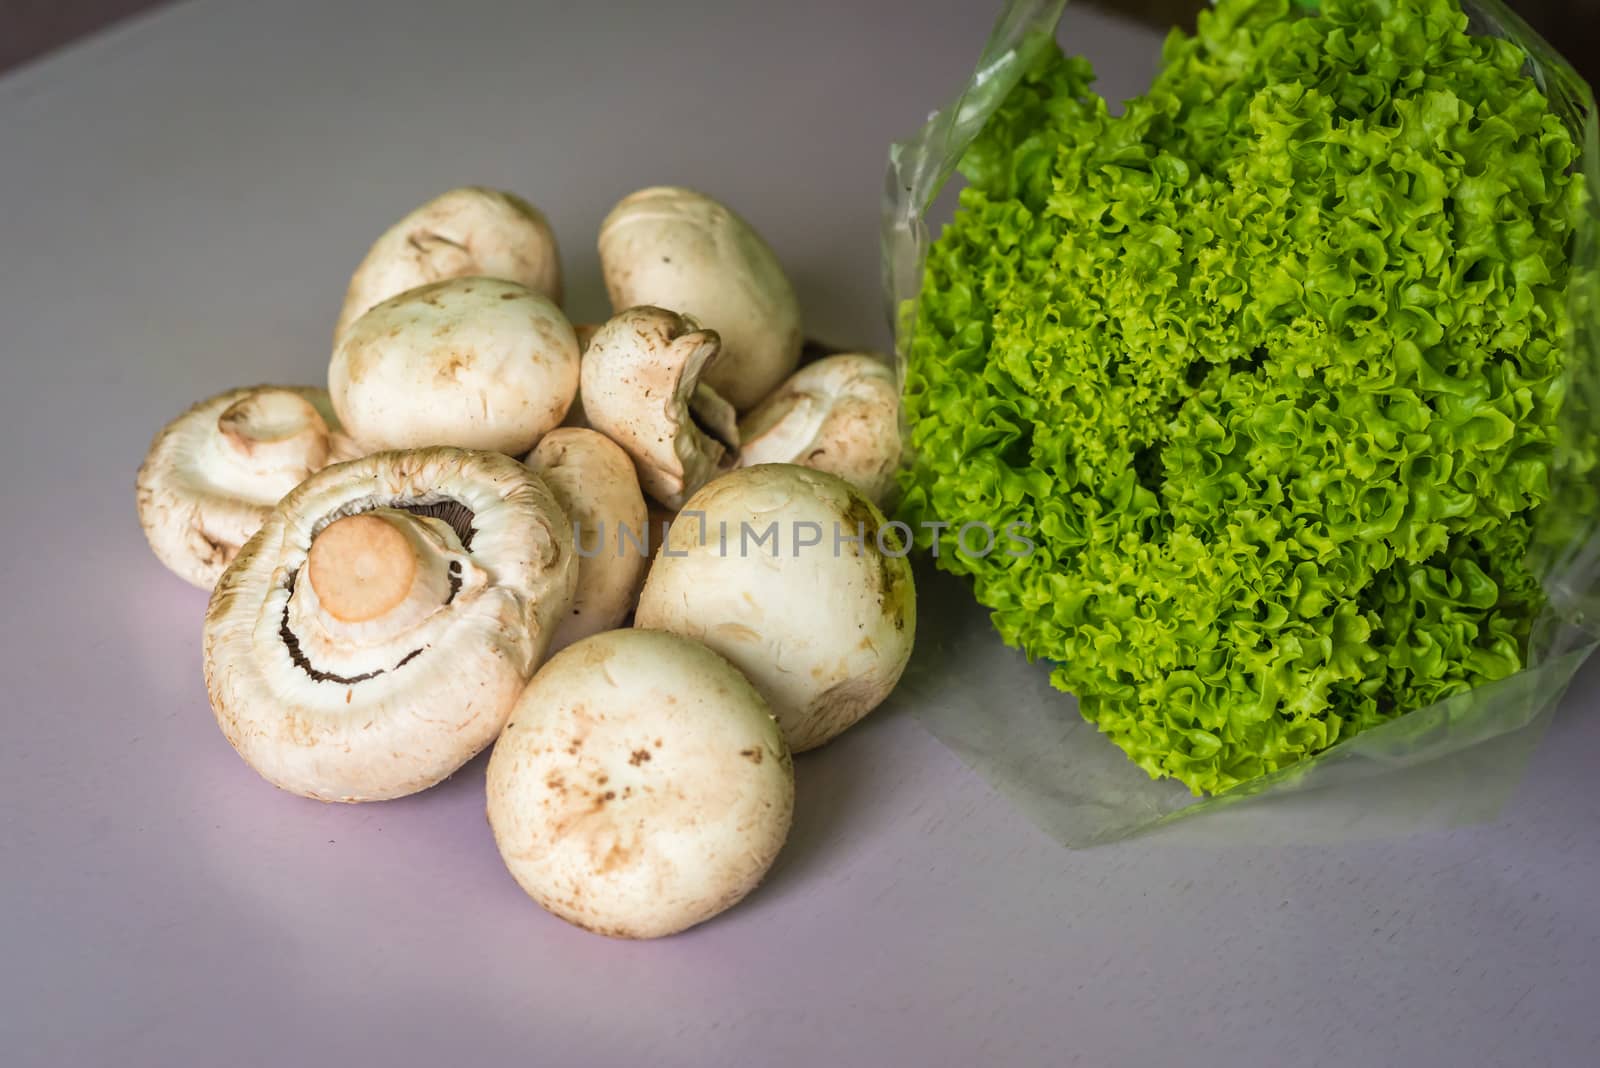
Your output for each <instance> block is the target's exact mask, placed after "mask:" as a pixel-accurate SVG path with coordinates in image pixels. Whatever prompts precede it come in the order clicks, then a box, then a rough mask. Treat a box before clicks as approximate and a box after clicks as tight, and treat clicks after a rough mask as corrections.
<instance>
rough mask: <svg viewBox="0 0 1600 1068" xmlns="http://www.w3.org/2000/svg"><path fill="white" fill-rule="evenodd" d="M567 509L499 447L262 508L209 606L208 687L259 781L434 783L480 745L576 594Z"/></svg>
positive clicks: (417, 786)
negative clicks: (262, 516) (259, 521)
mask: <svg viewBox="0 0 1600 1068" xmlns="http://www.w3.org/2000/svg"><path fill="white" fill-rule="evenodd" d="M576 565H577V558H576V555H575V554H574V552H573V546H572V534H571V531H570V529H569V528H568V526H567V522H566V517H565V516H564V515H563V514H562V513H561V508H560V506H559V505H558V504H557V503H556V500H555V497H554V496H553V495H552V494H551V493H550V491H549V490H548V489H547V488H546V487H545V485H544V483H542V482H541V481H540V480H539V479H538V477H537V476H535V475H534V474H533V472H531V471H529V470H528V469H527V468H526V467H524V466H523V465H522V464H520V463H518V462H517V461H516V460H514V459H512V458H511V457H509V456H503V455H500V454H497V453H489V452H469V451H465V450H461V449H451V448H432V449H420V450H416V451H410V452H380V453H375V454H373V455H371V456H367V457H363V458H362V459H360V460H353V461H351V462H349V463H344V464H338V465H335V466H333V467H328V468H325V469H324V470H322V471H320V472H318V473H317V474H315V475H313V476H312V477H310V478H308V479H307V480H306V481H305V482H303V483H301V484H300V486H299V487H297V488H296V489H295V490H294V491H293V492H291V493H290V494H289V495H288V496H286V497H285V498H284V499H283V501H282V502H280V503H279V504H278V506H277V507H276V508H274V509H273V511H272V513H271V515H269V516H268V518H267V520H266V522H265V523H264V524H263V525H262V527H261V530H260V531H259V532H258V533H257V534H256V536H255V537H253V538H251V539H250V541H249V542H248V543H247V544H246V545H245V546H244V548H243V549H241V550H240V551H239V555H238V557H237V558H236V559H235V560H234V562H233V563H232V565H230V566H229V568H228V570H227V571H226V572H224V573H223V576H222V579H221V581H220V582H218V583H217V588H216V589H215V590H214V591H213V592H212V595H211V603H210V605H209V606H208V607H207V609H206V621H205V631H204V658H205V677H206V688H207V690H208V692H209V694H210V697H211V707H212V709H213V711H214V712H215V713H216V718H217V723H218V725H219V726H221V728H222V732H223V734H224V735H226V736H227V739H228V741H229V742H230V743H232V745H233V747H234V748H235V749H236V750H238V751H239V755H240V756H242V757H243V758H244V759H245V761H246V762H247V763H248V764H249V765H250V766H251V767H253V768H255V770H256V771H257V772H259V773H260V774H261V775H262V776H263V777H264V778H266V779H267V780H268V781H270V782H272V783H274V784H276V785H277V786H279V787H281V788H283V789H285V790H288V791H291V792H293V793H296V794H301V795H303V796H306V797H312V798H317V799H320V800H324V801H373V800H382V799H385V798H392V797H400V796H403V795H405V794H410V793H414V792H416V791H418V790H423V789H426V788H427V787H429V786H432V785H434V784H435V783H437V782H439V781H440V780H442V779H444V778H445V777H446V776H448V775H449V774H451V773H452V772H453V771H455V770H456V769H457V768H459V767H460V766H461V765H462V764H464V763H466V762H467V761H468V760H469V759H471V758H472V756H473V755H474V754H476V753H477V752H479V751H480V750H482V749H483V748H484V747H485V746H486V745H488V744H489V743H490V742H491V741H493V740H494V737H495V735H496V734H497V733H499V731H500V728H501V726H502V725H503V724H504V723H505V720H506V715H507V714H508V713H509V712H510V710H511V706H512V704H513V703H514V702H515V701H516V699H517V695H518V694H519V693H521V692H522V688H523V686H524V685H525V684H526V683H527V680H528V678H529V677H530V676H531V675H532V674H533V671H534V669H535V668H536V667H537V666H538V665H539V662H540V660H541V659H542V658H543V656H544V652H545V649H546V648H547V646H548V645H549V643H550V637H551V635H552V634H553V633H554V631H555V628H556V625H557V624H558V623H559V622H560V620H561V618H562V616H564V615H565V614H566V612H567V611H568V609H569V608H570V607H571V604H572V597H573V593H574V590H575V588H576V586H577V578H578V570H577V566H576Z"/></svg>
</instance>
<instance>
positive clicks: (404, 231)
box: [334, 186, 561, 341]
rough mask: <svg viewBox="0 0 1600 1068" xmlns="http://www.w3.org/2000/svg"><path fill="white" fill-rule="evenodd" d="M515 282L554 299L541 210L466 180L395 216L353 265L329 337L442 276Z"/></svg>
mask: <svg viewBox="0 0 1600 1068" xmlns="http://www.w3.org/2000/svg"><path fill="white" fill-rule="evenodd" d="M471 276H481V277H487V278H503V279H505V280H506V281H509V282H518V283H520V284H522V285H524V286H527V287H528V288H529V289H531V290H533V291H534V292H536V293H542V294H543V295H544V296H546V297H549V298H550V300H552V301H553V302H555V303H556V304H560V303H561V256H560V253H559V251H558V250H557V248H556V238H555V234H554V233H552V232H551V230H550V224H549V223H548V222H547V221H546V220H545V217H544V216H543V215H542V214H541V213H540V212H539V209H537V208H535V207H534V206H533V205H532V204H529V203H528V202H527V201H526V200H523V199H522V198H521V197H519V196H517V195H515V194H513V193H503V192H501V191H499V190H497V189H484V188H481V187H477V186H466V187H464V188H461V189H452V190H450V191H449V192H448V193H445V194H443V195H441V196H438V197H435V198H434V199H432V200H430V201H428V202H427V203H426V204H424V205H422V206H421V207H420V208H417V209H416V210H415V211H413V212H411V214H409V215H407V216H406V217H405V218H403V219H401V220H400V221H399V222H397V223H395V224H394V225H393V226H391V227H390V228H389V229H388V230H386V231H384V233H383V236H382V237H380V238H378V240H377V241H375V242H374V243H373V245H372V248H371V249H369V250H368V251H367V255H366V258H365V259H363V260H362V261H361V265H360V266H359V267H357V268H356V272H355V274H354V275H353V276H352V277H351V279H350V287H349V290H348V291H347V292H346V294H345V298H344V306H343V307H342V308H341V309H340V310H339V322H338V325H337V326H336V327H335V329H334V340H335V341H337V340H338V338H339V337H340V336H342V335H343V334H344V332H345V330H346V329H347V328H348V327H349V326H350V324H351V323H353V322H355V321H356V320H357V319H359V318H361V316H362V315H365V314H366V312H367V311H368V309H370V308H372V307H374V306H375V305H378V304H381V303H383V302H384V301H386V300H388V299H389V298H390V297H394V296H399V295H400V294H401V293H404V292H405V291H406V290H408V289H415V288H416V287H417V286H423V285H428V284H429V283H430V282H442V281H444V280H446V279H448V278H467V277H471Z"/></svg>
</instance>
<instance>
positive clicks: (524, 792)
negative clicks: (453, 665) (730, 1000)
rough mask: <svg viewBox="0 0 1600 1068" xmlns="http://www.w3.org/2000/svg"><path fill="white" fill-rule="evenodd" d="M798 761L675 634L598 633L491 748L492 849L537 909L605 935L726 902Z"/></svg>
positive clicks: (647, 927) (739, 889) (691, 917)
mask: <svg viewBox="0 0 1600 1068" xmlns="http://www.w3.org/2000/svg"><path fill="white" fill-rule="evenodd" d="M793 810H794V770H793V766H792V764H791V763H790V760H789V751H788V749H787V748H786V747H785V746H784V743H783V736H782V734H781V733H780V732H779V730H778V727H777V724H775V723H774V722H773V720H772V716H771V715H770V714H769V713H768V710H767V706H766V703H765V702H764V701H762V699H761V696H760V695H759V694H758V693H756V691H755V689H754V688H753V687H751V685H750V683H749V682H748V681H746V680H745V678H744V677H743V676H742V675H740V674H739V672H738V671H736V670H735V669H734V668H733V667H732V666H731V665H730V664H729V663H728V662H727V661H726V660H724V659H722V658H721V657H719V656H717V655H716V654H715V653H713V652H711V651H710V650H709V649H707V648H705V647H704V646H703V645H699V644H697V643H695V642H691V641H687V640H685V639H683V638H679V637H675V636H674V635H671V634H662V633H654V632H649V631H640V630H621V631H610V632H609V633H606V634H599V635H596V636H594V637H592V638H587V639H585V640H583V641H581V642H579V643H577V644H576V645H573V646H571V647H569V648H568V649H566V650H565V651H563V652H561V653H559V654H557V655H556V656H555V657H553V658H552V659H551V660H550V662H549V663H548V664H546V665H545V666H544V667H543V668H542V669H541V670H540V671H539V673H538V674H537V675H535V676H534V679H533V681H532V682H531V683H530V684H529V685H528V688H527V690H526V691H525V692H524V693H523V695H522V697H521V699H520V700H519V701H518V702H517V705H516V708H515V710H514V711H513V712H512V714H511V718H510V721H509V722H508V723H507V724H506V729H505V732H504V733H503V734H501V736H500V740H499V741H498V742H496V743H495V747H494V753H493V755H492V756H491V757H490V758H489V773H488V815H489V825H490V827H491V828H492V829H493V831H494V838H495V843H496V845H498V846H499V848H500V856H501V858H502V859H503V860H504V861H505V863H506V867H507V868H508V869H510V871H511V874H512V876H513V877H514V878H515V879H516V880H517V882H518V883H519V884H520V885H521V886H522V888H523V890H525V891H526V892H527V893H528V895H529V896H530V897H532V898H533V899H534V900H535V901H536V902H538V903H539V905H541V906H542V907H543V908H545V909H547V910H549V911H550V912H552V913H554V914H555V915H556V916H559V917H560V918H561V919H563V920H566V921H567V922H568V923H571V924H575V925H577V926H579V927H582V928H585V929H586V930H590V931H594V932H596V933H599V934H603V935H609V936H611V937H614V938H657V937H661V936H663V935H670V934H675V933H677V932H678V931H682V930H684V929H686V928H689V927H692V926H694V925H695V924H697V923H701V922H704V921H705V920H708V919H710V918H711V917H713V916H715V915H717V914H718V913H720V912H722V911H724V910H725V909H728V908H730V907H732V906H733V905H734V904H735V903H737V902H738V901H739V900H740V899H742V898H743V897H744V896H745V895H746V894H748V893H749V892H750V891H751V890H753V889H754V888H755V886H756V884H757V883H759V882H760V881H761V878H762V876H763V875H765V874H766V872H767V869H768V868H770V867H771V865H772V862H773V860H774V859H776V857H777V855H778V851H779V850H780V849H781V848H782V847H783V842H784V839H785V838H786V837H787V836H788V833H789V824H790V820H791V817H792V815H793Z"/></svg>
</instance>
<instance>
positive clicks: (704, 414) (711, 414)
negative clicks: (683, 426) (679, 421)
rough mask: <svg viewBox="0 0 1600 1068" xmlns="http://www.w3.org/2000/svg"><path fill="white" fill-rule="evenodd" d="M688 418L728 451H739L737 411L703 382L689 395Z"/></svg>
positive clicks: (696, 385) (697, 384)
mask: <svg viewBox="0 0 1600 1068" xmlns="http://www.w3.org/2000/svg"><path fill="white" fill-rule="evenodd" d="M689 418H690V419H691V420H692V421H693V422H694V425H695V427H696V428H698V429H699V430H700V432H701V433H702V434H704V435H705V436H706V437H708V438H710V439H711V440H712V441H714V442H716V443H717V444H718V445H721V446H722V447H723V448H724V449H726V450H727V451H728V452H729V453H737V452H738V451H739V413H738V412H736V411H735V410H734V408H733V405H731V404H729V403H728V402H727V401H726V400H723V398H722V395H721V394H720V393H718V392H717V391H716V390H714V389H712V388H711V387H710V386H708V385H706V384H705V383H704V382H698V383H696V384H695V387H694V392H693V393H691V394H690V395H689Z"/></svg>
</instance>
